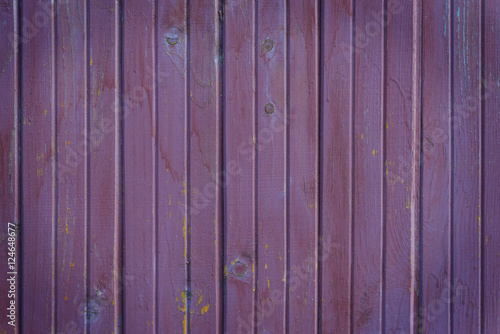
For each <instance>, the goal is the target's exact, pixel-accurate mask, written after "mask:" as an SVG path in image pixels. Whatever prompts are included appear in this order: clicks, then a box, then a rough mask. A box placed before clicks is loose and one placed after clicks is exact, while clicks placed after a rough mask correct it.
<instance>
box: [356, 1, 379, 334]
mask: <svg viewBox="0 0 500 334" xmlns="http://www.w3.org/2000/svg"><path fill="white" fill-rule="evenodd" d="M383 9H384V8H383V1H356V3H355V9H354V17H355V31H354V33H355V37H354V53H355V54H354V62H355V63H354V73H355V75H354V85H355V88H354V89H355V91H354V94H355V95H354V166H353V167H354V171H353V172H354V181H353V182H355V183H354V185H353V187H355V189H354V194H353V197H354V199H353V201H354V202H353V206H354V207H353V243H354V244H353V247H354V250H353V252H354V255H353V263H352V266H353V269H352V270H353V287H352V289H353V300H352V330H354V331H355V332H359V333H369V332H372V331H380V332H384V330H385V329H384V328H383V318H384V314H383V312H384V309H385V305H384V307H383V308H382V305H383V294H384V292H385V291H384V286H383V277H382V275H383V274H382V269H383V268H382V265H383V263H382V251H383V247H384V246H383V233H384V230H383V224H384V222H383V213H382V203H383V196H384V193H383V188H382V184H383V180H382V175H383V163H384V162H383V156H384V148H383V137H382V133H383V123H382V122H383V87H382V82H383V78H384V72H385V66H384V60H383V57H384V50H383V49H382V47H383V40H384V37H385V36H384V29H383V27H382V25H381V24H380V22H383Z"/></svg>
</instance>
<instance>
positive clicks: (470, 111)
mask: <svg viewBox="0 0 500 334" xmlns="http://www.w3.org/2000/svg"><path fill="white" fill-rule="evenodd" d="M453 8H454V11H453V12H452V14H453V15H454V18H453V20H452V22H453V25H452V27H453V31H452V32H453V37H452V44H453V45H454V48H453V53H452V57H453V58H452V86H451V90H452V112H451V131H452V132H451V141H452V146H451V147H452V152H451V154H452V155H451V166H452V175H451V179H452V184H451V190H450V193H451V196H452V198H451V206H452V207H451V208H452V209H451V215H452V216H451V218H452V235H451V239H452V254H451V256H450V257H451V261H452V271H451V272H452V276H451V279H452V281H451V284H450V288H451V291H450V296H452V297H451V298H453V299H454V303H453V304H452V310H451V315H452V318H451V320H452V325H451V326H452V328H451V331H452V332H453V333H472V332H476V331H480V330H481V320H480V317H481V315H480V303H481V296H480V294H481V291H480V275H481V248H480V247H481V246H480V245H481V213H480V212H481V202H480V201H481V193H480V192H481V161H480V159H481V156H480V154H481V136H482V134H481V103H478V102H479V101H478V100H477V99H478V97H479V96H480V94H481V66H482V65H481V3H480V1H460V0H459V1H455V2H454V7H453ZM450 33H451V31H450ZM451 298H450V299H451Z"/></svg>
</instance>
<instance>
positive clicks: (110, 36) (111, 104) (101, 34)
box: [86, 0, 134, 333]
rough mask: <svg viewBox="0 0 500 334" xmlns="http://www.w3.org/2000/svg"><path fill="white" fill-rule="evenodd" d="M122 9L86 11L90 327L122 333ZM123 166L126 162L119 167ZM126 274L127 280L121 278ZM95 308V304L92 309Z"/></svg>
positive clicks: (112, 5)
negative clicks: (119, 198) (119, 206)
mask: <svg viewBox="0 0 500 334" xmlns="http://www.w3.org/2000/svg"><path fill="white" fill-rule="evenodd" d="M119 12H120V8H119V7H118V6H117V3H116V2H115V1H113V0H107V1H100V2H90V3H89V8H88V14H87V22H88V28H87V29H88V31H89V37H88V40H87V48H88V52H87V61H86V62H87V68H88V72H87V76H88V79H87V80H88V87H89V90H88V94H89V96H88V102H87V104H88V108H89V111H88V121H87V124H88V132H89V133H90V135H89V136H88V138H89V139H88V142H87V143H88V147H89V148H90V149H89V150H88V169H89V172H88V182H89V188H88V192H89V199H88V200H89V203H90V204H89V212H88V217H89V219H88V224H89V226H88V235H87V238H88V239H87V240H88V241H87V242H88V244H87V252H88V253H87V254H88V255H87V256H88V269H87V271H88V285H87V286H88V291H87V294H88V301H89V302H90V304H91V305H96V306H97V307H96V308H97V310H98V313H97V314H96V315H95V316H94V317H93V318H92V319H89V321H88V323H89V325H88V329H89V332H90V333H92V332H97V333H99V332H112V331H115V332H118V330H119V328H121V320H120V321H119V319H120V318H121V315H120V316H119V317H116V314H117V313H118V314H119V313H120V312H121V311H120V307H121V297H120V294H121V291H122V285H124V286H127V285H128V286H130V285H133V282H134V280H133V276H131V275H129V276H124V277H122V276H120V274H121V273H120V272H117V271H116V270H115V268H116V266H117V265H120V266H121V260H120V256H119V255H118V254H120V253H121V249H117V245H116V244H115V238H121V237H120V230H118V229H117V228H116V226H115V221H116V220H117V219H119V217H117V211H116V209H117V207H116V205H115V204H116V203H117V196H116V188H117V186H118V184H117V179H116V176H117V175H116V170H115V166H117V165H118V164H120V158H119V157H117V156H118V154H119V151H120V146H119V145H117V143H116V140H115V139H116V138H117V136H119V135H121V131H120V129H121V126H120V123H119V122H117V120H116V117H115V116H116V110H117V98H118V94H119V91H118V90H119V82H118V81H117V74H118V73H117V68H116V66H115V64H117V63H119V61H120V59H119V55H118V53H117V49H116V46H117V43H118V42H119V36H117V21H116V15H117V13H119ZM120 168H121V166H120ZM120 278H122V279H120ZM89 309H90V308H89Z"/></svg>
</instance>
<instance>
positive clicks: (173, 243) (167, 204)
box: [147, 0, 206, 333]
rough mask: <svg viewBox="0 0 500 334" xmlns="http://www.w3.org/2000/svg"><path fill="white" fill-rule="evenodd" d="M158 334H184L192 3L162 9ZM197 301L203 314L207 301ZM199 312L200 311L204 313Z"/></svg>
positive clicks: (150, 71)
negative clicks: (189, 18) (189, 8)
mask: <svg viewBox="0 0 500 334" xmlns="http://www.w3.org/2000/svg"><path fill="white" fill-rule="evenodd" d="M158 5H159V8H158V44H157V47H158V68H157V69H154V68H151V69H148V68H147V69H148V76H149V75H152V74H153V73H156V78H157V79H156V80H157V83H158V166H157V168H158V224H159V228H158V277H159V278H160V280H159V282H158V283H159V284H158V314H159V317H158V331H157V332H158V333H165V332H169V331H172V332H175V333H180V332H182V331H183V330H184V328H185V327H184V324H183V322H185V321H186V319H187V312H188V310H187V307H186V303H187V300H186V298H187V297H188V296H189V293H188V290H187V285H186V283H187V282H186V258H185V254H186V252H185V247H184V246H185V238H184V234H183V233H184V228H185V225H184V224H185V220H186V196H187V190H186V181H187V177H188V175H187V173H186V131H188V130H187V128H186V122H187V115H186V96H187V93H186V92H187V90H186V80H187V79H186V67H187V66H188V65H187V64H186V63H187V58H186V56H187V54H186V50H187V42H188V41H187V36H186V34H187V26H186V14H187V13H186V2H185V1H179V0H169V1H160V2H159V3H158ZM192 298H193V300H195V301H196V303H198V302H200V303H198V305H199V306H198V307H200V308H202V307H204V306H205V305H206V303H204V302H205V300H204V296H202V295H196V294H195V295H194V296H193V297H192ZM198 311H199V310H198Z"/></svg>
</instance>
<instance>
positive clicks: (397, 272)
mask: <svg viewBox="0 0 500 334" xmlns="http://www.w3.org/2000/svg"><path fill="white" fill-rule="evenodd" d="M386 13H387V14H386V18H385V20H386V21H385V23H386V24H385V25H386V28H385V32H383V33H384V49H385V60H384V61H385V63H384V68H385V72H384V87H383V88H384V93H383V94H384V96H383V99H384V101H383V103H384V115H383V122H382V129H383V132H384V143H383V145H384V146H383V151H384V153H383V154H384V158H383V160H384V166H383V170H382V173H383V175H384V176H383V177H384V181H383V192H384V202H383V206H384V221H385V236H384V244H383V247H384V249H383V261H384V262H385V281H384V298H383V301H384V303H385V305H384V304H382V307H383V308H384V319H383V320H382V321H383V322H384V328H385V331H386V332H387V333H398V332H403V333H411V322H412V317H413V316H415V314H414V313H413V312H414V311H413V310H412V308H411V294H412V291H411V290H412V288H414V287H412V285H411V283H412V271H411V260H412V258H411V257H412V254H411V251H412V242H413V240H412V237H411V230H412V228H414V227H413V226H412V220H411V212H412V202H413V200H412V192H413V189H412V187H413V185H412V180H413V177H414V170H413V169H412V155H413V154H412V153H413V152H412V149H413V147H414V146H413V133H412V132H411V131H409V129H412V128H413V127H415V124H414V123H413V113H412V108H413V107H414V106H413V104H412V103H413V100H412V90H413V89H414V86H413V77H412V74H413V73H412V71H413V66H412V62H413V27H412V26H411V25H409V24H405V22H411V21H412V17H413V16H414V15H415V13H414V7H413V6H412V5H411V4H410V3H404V4H403V3H400V4H396V3H394V2H391V3H388V4H387V9H386Z"/></svg>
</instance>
